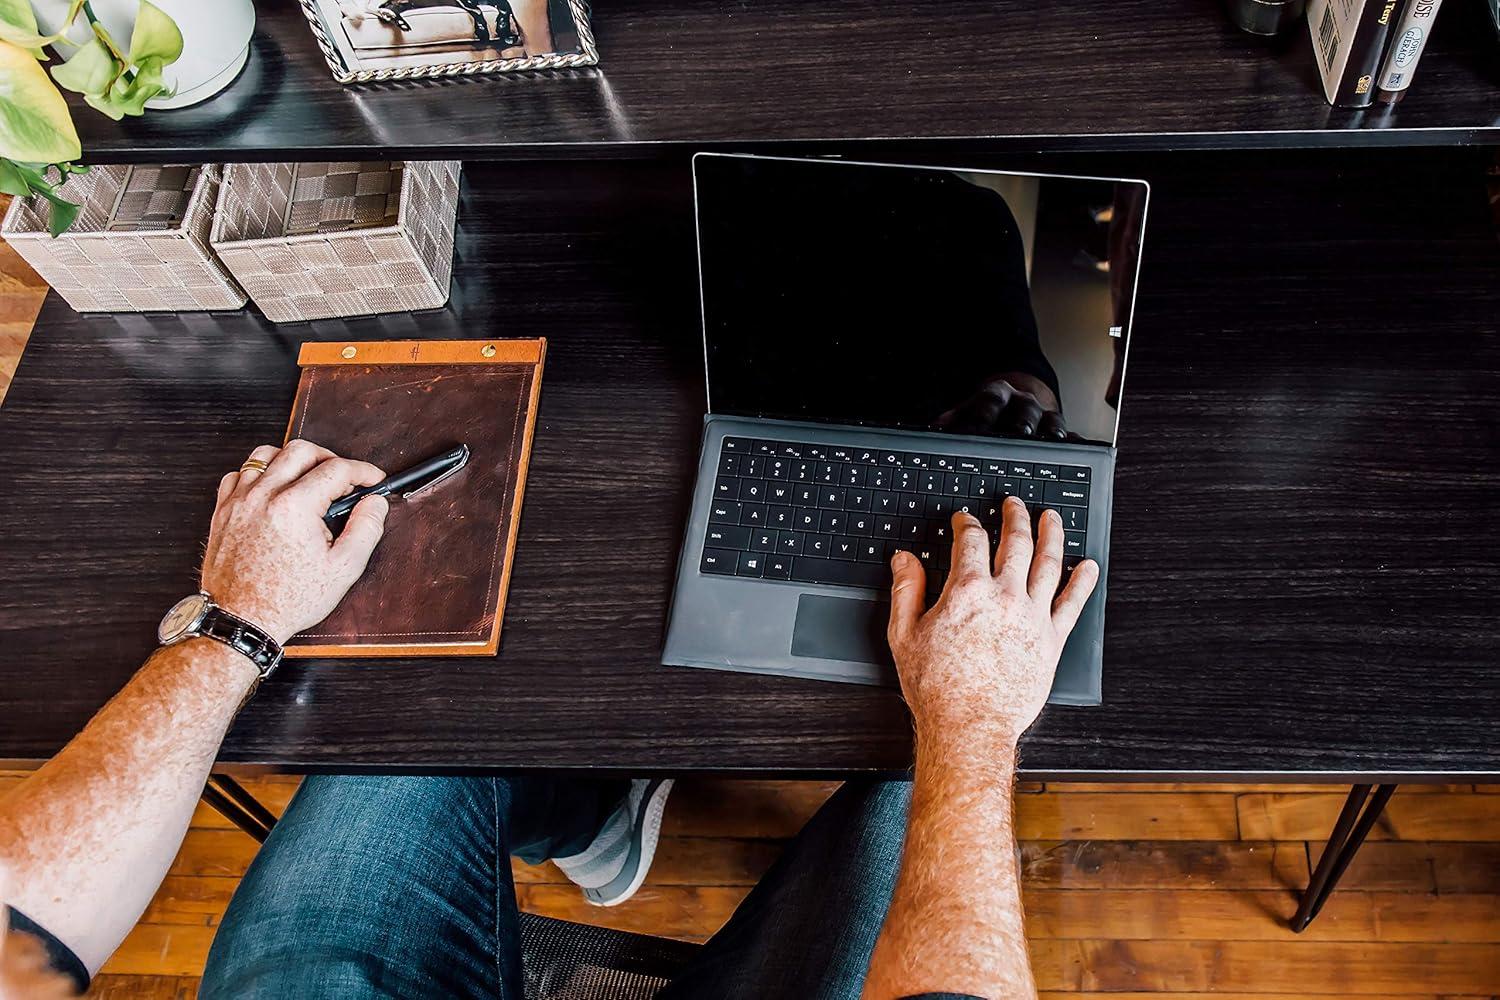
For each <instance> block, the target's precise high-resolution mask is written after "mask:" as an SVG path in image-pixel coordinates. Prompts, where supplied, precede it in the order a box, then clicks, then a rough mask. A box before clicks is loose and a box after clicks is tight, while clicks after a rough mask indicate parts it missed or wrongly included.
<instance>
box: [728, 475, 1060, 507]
mask: <svg viewBox="0 0 1500 1000" xmlns="http://www.w3.org/2000/svg"><path fill="white" fill-rule="evenodd" d="M740 492H741V493H744V492H745V491H744V490H740ZM1020 496H1021V499H1022V500H1025V501H1026V502H1027V503H1028V504H1029V503H1033V502H1035V501H1037V500H1040V499H1041V498H1042V483H1041V481H1040V480H1037V479H1023V480H1021V494H1020Z"/></svg>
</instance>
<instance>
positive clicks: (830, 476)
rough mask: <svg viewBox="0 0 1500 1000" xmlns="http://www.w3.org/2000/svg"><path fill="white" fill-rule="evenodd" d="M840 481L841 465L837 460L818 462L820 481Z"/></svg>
mask: <svg viewBox="0 0 1500 1000" xmlns="http://www.w3.org/2000/svg"><path fill="white" fill-rule="evenodd" d="M838 481H839V467H838V464H837V463H836V462H819V463H818V482H820V483H836V482H838Z"/></svg>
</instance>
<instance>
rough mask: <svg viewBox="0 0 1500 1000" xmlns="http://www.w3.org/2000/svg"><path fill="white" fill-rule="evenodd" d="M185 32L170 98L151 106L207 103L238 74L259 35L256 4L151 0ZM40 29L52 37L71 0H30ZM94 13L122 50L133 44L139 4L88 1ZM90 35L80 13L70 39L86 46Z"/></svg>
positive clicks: (170, 78)
mask: <svg viewBox="0 0 1500 1000" xmlns="http://www.w3.org/2000/svg"><path fill="white" fill-rule="evenodd" d="M151 2H152V3H154V4H156V6H157V7H159V8H160V9H161V11H162V12H163V13H165V14H166V15H167V16H168V17H170V18H171V19H172V20H174V21H176V22H177V27H178V29H179V30H180V31H181V32H182V56H181V57H180V58H179V59H178V60H177V61H176V62H174V63H173V64H172V65H170V66H168V67H167V68H166V69H165V70H164V71H163V74H162V75H163V77H164V78H165V80H166V83H167V86H169V87H171V88H173V91H174V92H173V94H172V96H171V97H162V98H157V99H155V100H151V101H147V102H146V107H148V108H185V107H187V106H188V105H190V104H197V103H198V102H199V101H206V100H208V99H209V98H210V97H212V96H214V95H215V94H217V93H218V92H219V91H221V90H223V89H224V88H225V87H227V86H229V84H230V83H231V82H232V81H233V80H234V78H235V76H237V75H238V74H239V71H240V68H241V67H243V66H244V65H245V59H246V58H247V57H248V56H249V55H250V35H251V34H252V33H253V32H254V31H255V4H254V3H253V0H151ZM31 6H32V8H33V9H34V10H35V11H36V20H37V25H38V26H39V27H40V28H41V29H42V32H43V33H44V34H49V35H50V34H52V33H53V32H55V31H57V29H58V28H59V27H60V26H61V24H62V19H63V18H64V17H65V16H66V15H67V12H68V0H32V3H31ZM89 6H90V7H91V8H93V11H94V15H95V16H96V17H98V18H99V21H100V23H101V24H103V25H104V27H105V29H106V30H108V31H109V33H110V35H111V36H112V37H113V38H114V39H115V40H116V41H117V42H118V43H119V44H120V46H121V47H122V48H123V47H124V46H127V45H129V44H130V31H131V28H132V27H134V25H135V12H136V11H137V10H138V9H139V8H140V3H139V0H89ZM91 35H92V31H91V30H90V28H89V26H88V22H87V20H86V19H85V18H84V16H83V14H82V13H80V14H79V15H78V17H77V19H76V20H75V21H74V22H73V25H72V27H71V28H69V29H68V38H70V39H71V40H73V41H75V42H80V43H82V42H86V41H88V40H89V38H90V36H91Z"/></svg>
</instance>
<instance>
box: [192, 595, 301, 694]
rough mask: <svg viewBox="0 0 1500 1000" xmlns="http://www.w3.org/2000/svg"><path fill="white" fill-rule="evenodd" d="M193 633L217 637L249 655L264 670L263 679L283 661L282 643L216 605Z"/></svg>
mask: <svg viewBox="0 0 1500 1000" xmlns="http://www.w3.org/2000/svg"><path fill="white" fill-rule="evenodd" d="M193 633H194V634H195V635H201V636H205V637H207V638H209V639H215V640H217V641H219V642H222V643H223V644H224V645H226V646H228V647H229V648H230V649H233V650H235V651H236V652H238V653H243V654H244V655H246V656H248V657H249V658H250V660H251V662H253V663H254V664H255V666H256V668H257V669H259V670H260V676H261V679H262V680H264V679H265V678H266V677H268V676H270V674H271V671H273V670H275V669H276V666H277V664H279V663H280V662H281V646H280V645H279V644H278V643H277V642H276V640H275V639H272V638H271V637H270V636H269V635H267V634H266V632H265V631H264V630H263V629H260V628H257V627H255V626H254V625H251V624H250V623H249V622H247V621H245V620H244V619H243V618H239V617H236V616H235V615H232V614H230V613H229V612H228V611H225V610H224V609H223V608H221V607H219V606H218V605H216V604H215V605H211V606H210V607H209V609H208V611H207V613H205V614H204V616H203V620H202V621H200V622H199V623H198V626H197V627H196V628H195V629H193Z"/></svg>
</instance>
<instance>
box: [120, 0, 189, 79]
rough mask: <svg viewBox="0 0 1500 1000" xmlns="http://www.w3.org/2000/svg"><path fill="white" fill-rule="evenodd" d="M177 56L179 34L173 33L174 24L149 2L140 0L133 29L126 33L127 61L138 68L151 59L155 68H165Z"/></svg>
mask: <svg viewBox="0 0 1500 1000" xmlns="http://www.w3.org/2000/svg"><path fill="white" fill-rule="evenodd" d="M181 55H182V32H181V31H179V30H178V29H177V22H176V21H174V20H172V19H171V18H170V17H168V16H167V15H166V14H164V13H162V12H161V9H160V8H158V7H157V6H156V5H155V4H152V3H150V2H149V0H141V6H140V10H139V11H137V12H136V15H135V27H134V28H133V29H132V30H131V32H130V61H131V62H132V63H134V64H135V65H137V66H142V65H144V64H145V63H146V61H147V60H149V59H155V60H159V65H161V66H167V65H169V64H171V63H174V62H176V61H177V58H178V57H179V56H181Z"/></svg>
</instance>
